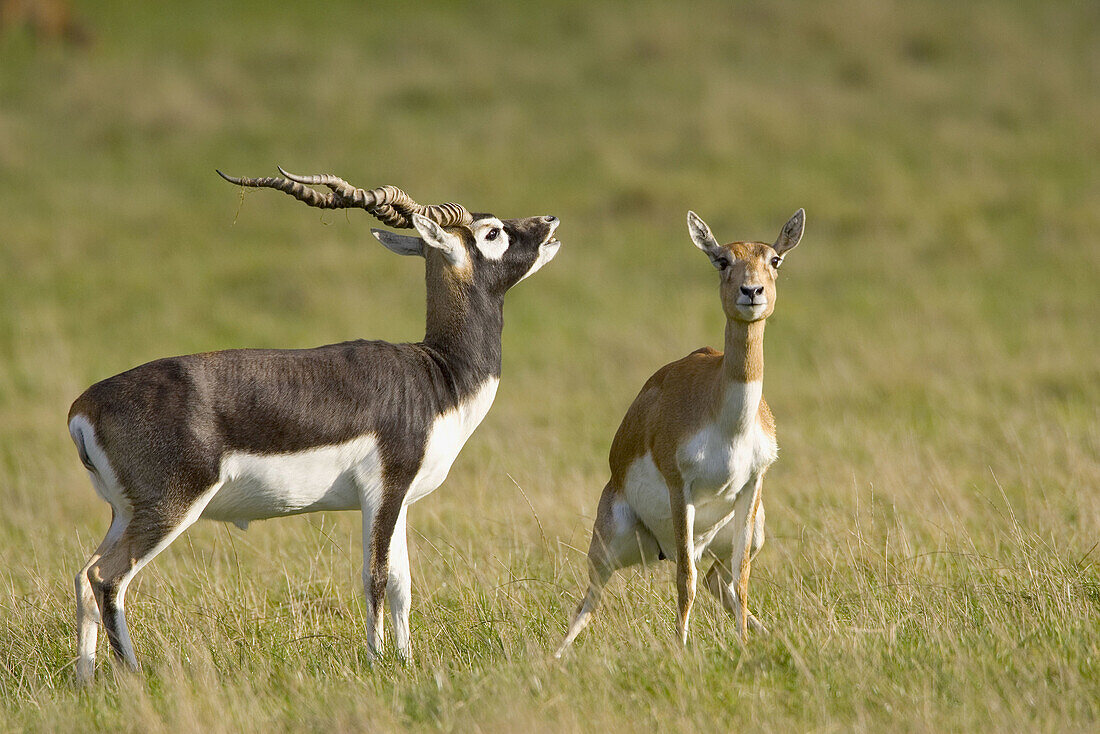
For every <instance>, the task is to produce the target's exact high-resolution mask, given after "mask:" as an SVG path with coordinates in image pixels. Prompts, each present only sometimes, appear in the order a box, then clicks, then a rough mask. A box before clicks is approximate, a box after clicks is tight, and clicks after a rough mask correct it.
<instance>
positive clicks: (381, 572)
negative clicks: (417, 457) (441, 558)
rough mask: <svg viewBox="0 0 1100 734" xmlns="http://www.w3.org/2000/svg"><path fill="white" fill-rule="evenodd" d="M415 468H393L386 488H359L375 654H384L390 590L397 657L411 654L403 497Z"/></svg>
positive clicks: (365, 579)
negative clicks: (384, 629)
mask: <svg viewBox="0 0 1100 734" xmlns="http://www.w3.org/2000/svg"><path fill="white" fill-rule="evenodd" d="M415 474H416V472H415V470H414V469H409V470H407V471H399V470H393V471H391V473H390V475H389V476H388V477H387V484H386V486H385V488H384V489H383V490H382V492H381V493H380V494H379V493H375V492H369V491H361V492H360V505H361V509H362V512H363V588H364V594H365V596H366V601H367V644H368V646H369V649H370V652H371V654H372V656H374V655H379V654H381V652H382V641H383V636H384V635H383V622H384V619H383V618H384V616H385V605H384V603H385V601H386V594H387V593H389V594H390V597H389V601H390V616H391V617H392V619H391V622H392V624H393V632H394V639H395V643H396V648H397V652H398V655H400V657H401V658H402V659H407V658H408V655H409V603H410V600H411V596H412V578H411V576H410V573H409V552H408V541H407V536H406V526H405V514H406V508H405V506H404V500H405V496H406V494H408V490H409V486H410V485H411V484H412V480H413V478H414V477H415Z"/></svg>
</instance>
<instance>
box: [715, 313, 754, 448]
mask: <svg viewBox="0 0 1100 734" xmlns="http://www.w3.org/2000/svg"><path fill="white" fill-rule="evenodd" d="M721 380H722V385H721V387H720V389H719V390H718V401H719V404H718V406H716V407H717V413H718V416H719V418H720V420H721V422H722V423H723V424H725V425H726V426H727V427H728V428H729V429H730V430H731V431H743V430H746V429H747V428H748V427H749V426H751V425H752V424H753V422H754V421H755V420H756V416H757V413H758V411H759V410H760V398H761V395H762V394H763V380H764V322H763V321H753V322H749V323H746V322H744V321H736V320H734V319H728V320H727V321H726V349H725V354H724V355H723V357H722V372H721Z"/></svg>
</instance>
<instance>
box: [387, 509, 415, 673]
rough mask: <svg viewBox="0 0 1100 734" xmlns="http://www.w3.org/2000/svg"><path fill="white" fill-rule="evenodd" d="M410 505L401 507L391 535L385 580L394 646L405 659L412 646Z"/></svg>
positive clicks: (399, 655) (407, 657)
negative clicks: (407, 517)
mask: <svg viewBox="0 0 1100 734" xmlns="http://www.w3.org/2000/svg"><path fill="white" fill-rule="evenodd" d="M407 509H408V508H407V507H402V508H401V514H399V515H398V516H397V524H396V525H395V526H394V529H393V537H392V538H391V539H390V570H389V576H388V578H387V581H386V599H387V600H388V601H389V604H390V622H391V623H392V624H393V639H394V648H395V649H396V650H397V655H398V657H400V658H401V659H402V660H408V659H409V654H410V653H411V652H412V650H411V641H410V639H411V638H410V634H409V609H410V608H411V606H412V573H411V570H410V568H409V539H408V534H407V533H408V531H407V528H406V526H405V515H406V510H407Z"/></svg>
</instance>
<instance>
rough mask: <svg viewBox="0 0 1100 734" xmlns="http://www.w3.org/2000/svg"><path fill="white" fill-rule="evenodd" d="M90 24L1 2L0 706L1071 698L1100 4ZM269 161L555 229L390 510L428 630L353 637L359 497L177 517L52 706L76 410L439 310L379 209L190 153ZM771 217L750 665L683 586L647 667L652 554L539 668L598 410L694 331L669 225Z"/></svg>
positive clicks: (96, 722)
mask: <svg viewBox="0 0 1100 734" xmlns="http://www.w3.org/2000/svg"><path fill="white" fill-rule="evenodd" d="M24 1H27V2H29V0H24ZM15 5H19V3H15ZM72 11H73V13H74V17H75V18H77V19H78V22H79V23H81V24H82V26H83V27H84V28H85V29H86V31H87V32H88V33H89V34H90V36H91V38H92V41H91V43H90V44H88V45H80V44H73V43H67V42H65V41H64V40H58V39H50V38H45V37H42V36H41V35H38V34H36V33H35V32H33V30H32V28H31V26H32V25H33V24H31V23H29V22H24V21H25V18H24V20H20V19H19V18H18V17H16V19H15V20H14V21H12V20H10V18H11V17H14V16H9V22H8V24H7V25H6V26H5V27H2V28H0V506H2V507H3V508H4V511H3V513H0V554H2V558H3V559H4V564H3V570H2V571H0V583H2V584H3V586H4V587H5V591H4V593H3V594H2V595H0V689H2V691H3V695H2V697H0V712H3V713H2V716H0V721H3V723H2V724H0V728H11V729H12V730H19V729H24V728H29V729H35V728H38V729H47V730H62V729H80V730H83V729H92V728H95V729H122V730H135V731H136V730H141V731H155V730H168V729H171V730H172V731H179V730H181V729H183V730H189V729H203V730H206V731H221V730H225V731H230V730H239V729H241V728H244V727H248V728H255V727H259V728H270V729H288V728H291V727H292V726H293V727H297V726H300V725H322V724H323V725H325V726H327V727H329V728H331V729H333V730H360V729H368V730H369V729H377V730H392V729H394V728H398V727H408V728H417V729H419V728H424V729H435V728H440V729H458V730H480V731H498V730H500V731H508V730H515V729H516V728H519V727H521V726H522V727H524V728H528V729H532V730H571V729H596V728H600V729H606V730H609V731H617V730H633V729H636V728H661V729H667V730H689V729H692V730H698V729H703V730H714V729H721V730H728V729H732V728H733V727H735V726H736V727H739V728H740V727H742V726H744V727H748V728H750V729H753V730H761V731H764V730H768V731H770V730H777V731H789V730H790V729H791V728H792V727H793V728H794V729H795V730H803V731H810V730H812V731H838V730H865V731H866V730H870V731H882V730H890V731H942V730H944V729H954V730H958V729H971V728H979V729H983V730H999V729H1006V728H1009V727H1011V728H1013V729H1018V728H1023V727H1025V726H1026V727H1027V728H1031V729H1036V730H1048V731H1071V730H1081V731H1090V730H1095V728H1096V726H1097V718H1098V717H1100V703H1098V701H1100V682H1098V681H1100V677H1098V676H1097V675H1096V665H1097V660H1098V659H1100V657H1098V656H1100V624H1098V622H1097V620H1098V615H1100V575H1098V573H1097V570H1096V566H1095V559H1096V551H1095V548H1096V543H1097V541H1098V539H1100V493H1098V491H1097V490H1098V488H1100V427H1098V426H1100V421H1098V418H1100V409H1098V406H1100V336H1098V334H1100V330H1098V324H1100V297H1098V294H1100V288H1098V287H1100V243H1098V240H1097V232H1100V176H1098V174H1097V171H1098V170H1100V135H1098V134H1097V132H1096V129H1097V120H1100V5H1097V4H1096V3H1091V2H1090V3H1085V2H1079V3H1078V2H1063V3H1053V2H1038V1H1035V2H1032V1H1024V0H1020V1H1014V2H973V3H955V2H948V1H946V0H920V1H918V2H909V3H902V2H871V1H868V0H841V1H840V2H835V3H826V4H819V3H811V2H797V1H794V0H780V1H778V2H744V3H726V2H690V3H678V4H675V5H672V4H665V3H657V2H598V3H597V2H559V3H536V2H525V3H505V2H474V3H459V2H433V3H389V4H378V3H351V2H329V3H324V4H314V3H271V2H240V3H220V2H201V1H195V2H186V3H183V2H169V3H160V4H157V3H145V4H135V3H121V2H97V3H92V2H74V3H73V4H72ZM277 163H278V164H282V165H283V166H285V167H286V168H288V169H289V170H292V171H295V172H299V173H315V172H331V173H335V174H337V175H340V176H343V177H344V178H346V179H348V180H349V181H351V182H352V183H354V184H356V185H358V186H363V187H373V186H377V185H381V184H383V183H393V184H396V185H398V186H401V187H403V188H405V189H406V190H407V191H409V192H410V193H411V194H412V195H413V196H414V197H415V198H417V199H418V200H420V201H422V202H435V201H449V200H456V201H459V202H462V203H463V204H465V205H466V206H468V207H469V208H471V209H472V210H475V211H478V210H488V211H492V212H493V213H495V214H497V215H499V216H502V217H518V216H529V215H535V214H556V215H557V216H559V217H560V218H561V219H562V221H563V223H562V225H561V228H560V229H559V231H558V236H559V238H560V239H561V240H562V241H563V243H564V246H563V248H562V251H561V253H560V255H559V256H558V258H557V259H556V260H555V261H554V262H553V263H552V264H551V265H550V266H548V267H547V268H546V269H544V270H543V271H542V272H540V273H539V275H538V276H537V277H535V278H532V279H531V280H529V281H526V282H524V283H523V285H521V286H520V287H518V288H517V289H516V290H515V291H514V292H513V293H511V294H510V296H509V299H508V304H507V307H506V312H505V313H506V327H505V334H504V342H505V347H504V376H503V380H502V384H501V387H500V391H499V393H498V396H497V400H496V404H495V406H494V408H493V410H492V411H491V412H490V414H489V416H488V418H487V419H486V421H485V422H484V423H483V424H482V426H481V428H480V429H479V430H478V431H477V433H475V434H474V437H473V438H472V439H471V441H470V443H469V444H468V445H467V447H466V449H465V450H464V452H463V454H462V455H461V456H460V458H459V459H458V461H457V462H456V464H455V466H454V468H453V470H452V472H451V475H450V478H449V479H448V481H447V482H446V483H445V484H444V486H443V487H441V488H440V490H439V491H438V492H437V493H436V494H434V495H432V496H431V497H430V498H428V499H426V500H424V501H423V502H421V503H419V504H418V505H416V507H415V510H414V511H413V512H412V513H411V514H410V528H411V531H412V541H411V542H412V555H413V579H414V590H413V593H414V611H413V627H414V632H413V634H414V645H415V657H414V660H413V662H412V663H411V664H410V665H409V666H408V667H402V666H400V665H399V664H397V663H396V662H395V661H393V660H390V659H387V660H384V661H383V662H382V663H381V664H378V665H376V666H375V667H374V668H373V669H372V668H370V667H369V666H368V664H367V662H366V659H365V655H364V654H363V649H364V647H365V637H364V635H363V624H364V621H363V603H362V600H361V593H360V588H359V569H360V565H361V558H360V551H359V542H360V541H359V520H358V517H357V516H355V515H353V514H350V513H349V514H345V515H314V516H308V517H302V518H294V519H290V520H281V521H278V522H272V523H257V524H254V525H253V526H252V528H251V529H250V530H248V532H247V533H241V532H240V531H238V530H237V529H235V528H226V527H222V526H220V525H214V524H210V523H203V524H199V525H198V526H196V527H195V528H193V529H192V530H191V531H189V533H188V534H187V536H185V538H183V539H181V540H180V541H178V542H177V543H176V544H175V545H174V546H173V547H172V548H171V549H170V550H168V551H167V552H165V553H164V554H163V555H162V556H161V557H159V558H158V559H157V561H156V562H155V563H154V564H153V565H152V566H151V567H150V568H149V569H148V570H147V571H146V572H144V573H143V575H142V576H141V577H140V578H141V581H140V582H139V583H137V584H136V585H135V587H134V589H133V591H132V593H131V594H130V596H129V598H128V605H127V606H128V612H129V616H130V620H131V630H132V632H133V635H134V638H135V644H136V647H137V650H138V656H139V658H141V659H142V660H143V662H144V663H145V666H146V667H145V672H144V673H143V674H142V676H140V677H138V678H123V679H120V680H113V679H111V676H110V675H105V676H104V677H105V678H106V680H105V682H102V683H101V684H100V685H99V686H98V687H97V688H95V689H93V690H92V691H90V692H86V693H79V692H77V691H76V690H74V689H73V687H72V673H71V661H72V659H73V656H74V637H75V634H74V632H75V630H74V629H73V623H72V621H71V617H72V606H73V603H72V600H71V588H72V581H71V579H72V576H73V574H74V573H75V572H76V571H77V570H78V569H79V568H80V566H81V565H82V564H83V562H84V559H85V558H86V557H87V554H88V553H89V552H90V551H91V550H92V549H93V548H94V547H95V545H96V544H97V543H98V541H99V538H100V537H101V536H102V534H103V532H104V531H105V529H106V526H107V521H108V519H109V512H108V508H107V506H106V505H105V504H103V503H102V502H101V501H100V500H99V499H98V498H96V496H95V494H94V492H93V491H92V490H91V488H90V486H89V485H88V482H87V479H86V477H85V476H84V472H83V470H82V468H81V467H80V464H79V462H78V460H77V458H76V456H75V452H74V451H73V449H72V446H71V443H70V440H69V438H68V435H67V430H66V426H65V415H66V411H67V409H68V406H69V404H70V402H71V401H72V400H73V399H74V398H75V397H76V396H77V395H78V394H79V393H80V392H81V391H82V390H83V389H84V387H86V386H87V385H88V384H90V383H91V382H93V381H95V380H98V379H102V378H104V377H107V376H109V375H112V374H114V373H117V372H119V371H122V370H124V369H127V368H129V367H131V366H133V365H135V364H138V363H141V362H145V361H148V360H150V359H154V358H156V357H160V356H165V355H169V354H181V353H187V352H192V351H204V350H211V349H219V348H230V347H243V346H256V347H261V346H262V347H308V346H314V345H318V344H323V343H328V342H333V341H339V340H344V339H351V338H358V337H366V338H383V339H389V340H394V341H415V340H417V339H419V338H420V336H421V335H422V333H423V331H422V329H423V310H424V293H423V290H424V289H423V270H422V267H421V266H420V265H419V264H418V263H417V262H416V261H414V260H412V259H407V258H400V257H395V256H393V255H392V254H390V253H388V252H386V251H385V250H384V249H383V248H380V247H379V246H378V245H377V243H375V242H374V240H373V238H371V237H370V236H369V234H368V228H369V227H370V226H372V225H374V224H375V223H374V222H373V220H371V219H370V218H369V217H368V216H367V215H366V214H364V213H363V212H357V211H352V212H348V213H343V212H341V213H332V212H329V213H324V214H322V213H320V212H318V211H316V210H312V209H308V208H306V207H305V206H303V205H301V204H299V203H297V202H294V201H292V200H290V199H288V198H287V197H285V196H283V195H281V194H278V193H275V192H250V193H248V194H247V195H243V197H242V194H241V192H240V190H239V189H237V188H234V187H232V186H229V185H228V184H226V183H224V182H222V181H221V180H220V179H218V178H217V176H216V175H215V174H214V168H215V167H218V168H221V169H222V170H225V171H227V172H229V173H232V174H236V175H267V174H270V173H273V172H274V170H275V168H274V167H275V164H277ZM800 206H801V207H805V208H806V211H807V227H806V235H805V238H804V240H803V244H802V245H801V246H800V247H799V248H798V250H796V251H795V252H794V253H792V255H791V257H789V258H788V260H787V263H786V265H785V267H784V273H783V276H782V278H781V280H780V283H779V297H778V306H777V308H776V313H775V316H774V317H773V318H772V319H771V320H770V321H769V328H768V333H767V338H766V346H765V351H766V380H765V395H766V397H767V399H768V402H769V403H770V404H771V406H772V410H773V412H774V413H775V415H776V417H777V421H778V424H779V441H780V446H781V455H780V461H779V462H778V463H777V464H776V466H775V467H774V468H773V469H772V471H771V472H770V473H769V477H768V481H767V482H766V483H765V494H764V497H765V503H766V505H767V508H768V510H767V511H768V521H769V539H768V542H767V544H766V545H765V547H764V549H763V551H762V553H761V555H760V556H759V558H758V560H757V562H756V564H755V565H754V575H753V594H754V600H755V601H754V602H753V604H754V607H755V611H756V614H757V615H758V616H759V617H760V618H761V619H762V620H763V621H764V623H765V624H767V625H768V626H769V627H770V628H771V629H772V632H773V634H772V635H770V636H769V637H767V638H762V639H757V640H754V641H753V642H752V643H751V644H750V646H749V647H748V648H747V649H742V648H741V647H740V645H739V643H738V642H737V641H736V635H735V631H734V630H733V626H732V624H730V623H729V622H728V621H727V620H725V619H724V617H723V616H722V614H721V612H720V611H719V610H717V609H715V608H714V607H715V605H714V604H712V603H711V600H709V599H702V600H701V603H700V607H701V610H700V612H699V616H698V617H697V619H696V620H695V621H694V624H693V644H692V646H691V647H690V648H689V650H688V651H687V652H686V653H683V654H680V653H677V651H676V650H675V647H674V645H673V643H672V637H673V634H672V629H673V620H674V612H673V605H672V599H673V596H674V588H673V584H672V583H671V580H670V574H669V572H668V569H667V568H663V567H662V568H660V569H650V570H649V571H648V572H644V573H643V572H642V571H637V572H630V573H626V574H620V575H619V577H617V579H616V580H615V581H613V583H612V584H611V586H610V587H609V593H608V596H607V601H606V605H605V607H604V609H603V610H602V612H601V615H600V616H599V617H598V618H597V620H596V621H595V622H594V623H593V625H592V626H591V627H590V628H589V630H588V631H587V632H586V633H585V635H584V636H583V637H582V638H581V640H580V642H579V644H578V646H577V648H576V649H575V651H574V652H573V654H572V656H571V657H570V658H569V659H567V660H566V661H564V662H563V663H560V664H552V663H550V662H549V661H548V660H547V659H546V658H547V655H548V653H549V651H550V650H551V649H552V647H553V645H555V644H556V643H557V641H558V639H559V636H560V635H561V634H562V632H563V631H564V626H565V622H566V616H567V615H568V613H569V612H570V611H571V610H572V607H573V605H574V604H575V601H576V597H577V595H578V594H579V593H580V591H581V585H582V583H583V579H584V566H583V552H582V549H583V548H585V547H587V542H588V533H589V532H590V528H591V521H592V517H593V516H594V514H595V507H596V501H597V499H598V496H599V492H600V489H601V488H602V487H603V485H604V483H605V481H606V473H607V468H606V455H607V450H608V448H609V445H610V442H611V438H612V436H613V435H614V432H615V429H616V427H617V426H618V421H619V419H620V418H621V416H622V414H623V412H624V411H625V409H626V407H627V406H628V405H629V404H630V402H631V401H632V400H633V398H634V396H635V394H636V393H637V391H638V389H639V388H640V387H641V384H642V383H643V382H644V380H645V379H646V377H648V376H649V375H650V374H651V373H652V372H653V371H654V370H656V369H657V368H658V367H659V366H661V365H663V364H665V363H666V362H669V361H671V360H673V359H676V358H679V357H680V356H682V355H684V354H686V353H687V352H689V351H691V350H693V349H695V348H697V347H699V346H702V345H704V344H710V345H713V346H716V347H720V346H721V340H722V324H723V317H722V313H721V308H720V306H719V302H718V297H717V288H716V278H715V276H714V274H713V270H712V269H711V267H710V265H709V264H708V263H707V261H706V259H705V258H704V257H702V256H700V255H699V253H698V252H697V251H696V250H695V248H694V247H693V246H692V245H691V243H690V240H689V239H688V237H687V233H686V227H685V225H684V214H685V212H686V210H687V209H689V208H690V209H694V210H695V211H697V212H698V213H699V214H700V215H702V216H703V218H704V219H706V220H707V222H708V223H709V224H710V225H711V227H712V228H713V230H714V231H715V233H716V235H717V236H718V238H719V239H720V240H723V241H728V240H737V239H753V240H764V241H771V240H772V239H774V237H775V235H776V234H777V232H778V230H779V227H780V226H781V225H782V224H783V222H784V221H785V220H786V218H787V217H788V216H789V215H790V214H791V212H793V211H794V210H795V209H796V208H798V207H800ZM666 565H667V564H666ZM100 654H101V656H102V657H103V658H104V659H105V658H106V653H105V649H104V647H103V646H102V645H101V650H100ZM108 671H109V666H106V665H104V666H103V667H102V672H103V673H107V672H108Z"/></svg>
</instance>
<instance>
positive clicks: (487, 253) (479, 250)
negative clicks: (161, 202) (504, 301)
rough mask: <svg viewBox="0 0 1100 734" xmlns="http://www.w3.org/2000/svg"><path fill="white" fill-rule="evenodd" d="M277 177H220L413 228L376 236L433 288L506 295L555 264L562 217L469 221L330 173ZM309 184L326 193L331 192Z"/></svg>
mask: <svg viewBox="0 0 1100 734" xmlns="http://www.w3.org/2000/svg"><path fill="white" fill-rule="evenodd" d="M279 172H280V173H281V174H283V177H281V178H280V177H266V178H236V177H233V176H226V175H225V174H224V173H222V172H221V171H218V173H219V174H220V175H221V176H222V178H224V179H225V180H227V181H229V182H231V183H235V184H238V185H240V186H255V187H265V188H273V189H278V190H280V191H284V192H286V193H288V194H290V195H291V196H293V197H294V198H296V199H298V200H299V201H304V202H305V203H307V204H309V205H310V206H315V207H318V208H321V209H349V208H357V209H365V210H367V211H368V212H370V213H371V214H372V215H374V216H375V217H377V218H378V219H379V220H381V221H382V223H383V224H386V225H388V226H390V227H395V228H399V229H415V230H416V232H417V234H418V235H419V236H418V237H411V236H407V235H400V234H396V233H394V232H389V231H386V230H380V229H374V230H371V231H372V232H373V234H374V236H375V237H377V238H378V241H379V242H381V243H382V244H383V245H385V246H386V247H387V248H388V249H390V250H392V251H393V252H396V253H398V254H399V255H419V256H420V257H423V258H424V260H425V262H426V267H427V274H428V281H429V283H431V282H434V281H437V280H443V281H445V282H446V281H450V282H452V283H456V284H457V283H461V284H464V285H468V286H472V287H473V288H475V289H477V290H479V291H482V292H486V293H489V294H493V295H503V294H504V292H505V291H507V290H508V289H509V288H511V287H512V286H513V285H515V284H516V283H518V282H520V281H521V280H523V279H524V278H526V277H527V276H528V275H531V274H532V273H534V272H535V271H536V270H538V269H539V268H541V267H542V266H543V265H545V264H546V263H548V262H550V260H552V259H553V258H554V256H555V255H557V253H558V247H559V246H560V243H559V242H558V241H557V240H556V239H554V230H555V229H557V226H558V218H557V217H552V216H542V217H526V218H524V219H505V220H501V219H498V218H497V217H495V216H493V215H492V214H471V213H470V212H469V211H467V210H466V208H465V207H463V206H462V205H460V204H454V203H448V204H438V205H432V206H423V205H421V204H417V203H416V202H415V201H413V200H412V198H411V197H410V196H409V195H408V194H406V193H405V192H404V191H402V190H401V189H399V188H397V187H396V186H382V187H381V188H377V189H372V190H369V191H367V190H364V189H360V188H356V187H354V186H352V185H351V184H349V183H348V182H347V181H344V180H343V179H342V178H337V177H336V176H331V175H327V174H323V175H319V176H296V175H294V174H292V173H287V172H286V171H285V170H283V169H282V167H280V168H279ZM307 185H323V186H327V187H328V188H329V189H331V192H332V193H329V194H324V193H321V192H319V191H316V190H314V189H311V188H308V186H307Z"/></svg>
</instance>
